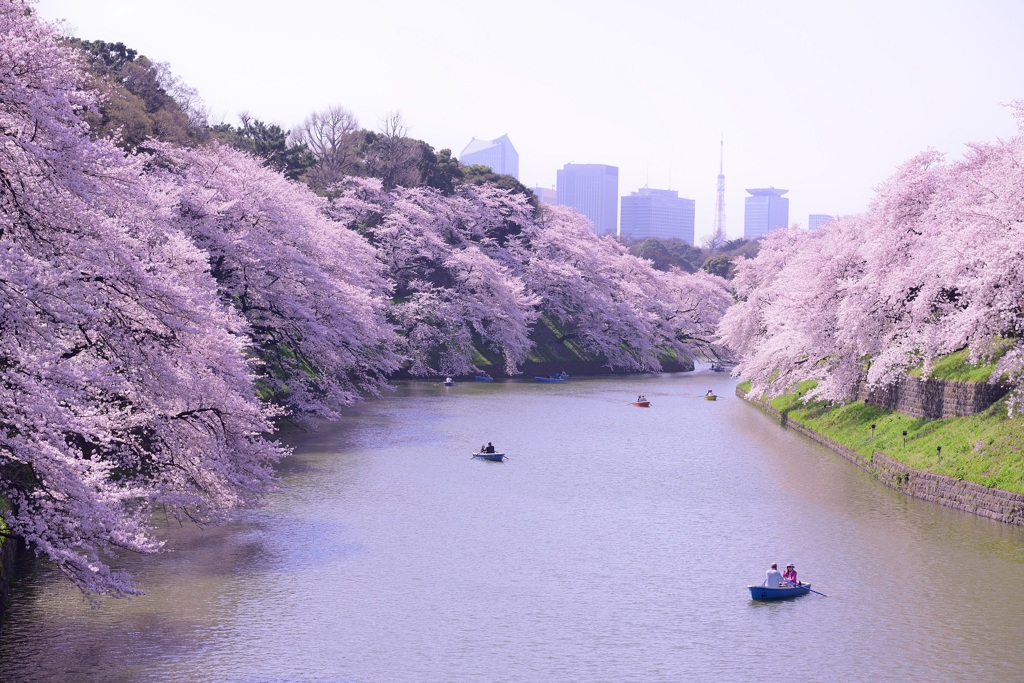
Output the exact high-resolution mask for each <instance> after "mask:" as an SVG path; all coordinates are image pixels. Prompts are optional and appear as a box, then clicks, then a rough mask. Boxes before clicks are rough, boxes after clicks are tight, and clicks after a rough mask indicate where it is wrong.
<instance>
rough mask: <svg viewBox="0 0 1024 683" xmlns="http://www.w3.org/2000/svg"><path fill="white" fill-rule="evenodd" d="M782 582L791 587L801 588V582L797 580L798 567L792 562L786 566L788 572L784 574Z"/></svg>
mask: <svg viewBox="0 0 1024 683" xmlns="http://www.w3.org/2000/svg"><path fill="white" fill-rule="evenodd" d="M782 580H783V581H785V582H786V583H788V584H789V585H791V586H799V585H800V582H799V581H797V580H796V567H795V566H793V563H792V562H790V563H789V564H787V565H786V571H784V572H782Z"/></svg>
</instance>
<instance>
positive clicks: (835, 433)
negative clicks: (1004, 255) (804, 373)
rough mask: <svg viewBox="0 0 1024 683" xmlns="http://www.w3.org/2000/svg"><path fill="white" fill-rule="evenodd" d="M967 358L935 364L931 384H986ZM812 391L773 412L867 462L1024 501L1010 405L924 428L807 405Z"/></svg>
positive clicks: (1023, 438)
mask: <svg viewBox="0 0 1024 683" xmlns="http://www.w3.org/2000/svg"><path fill="white" fill-rule="evenodd" d="M966 356H967V354H966V352H958V353H955V354H951V355H950V356H947V357H945V358H943V359H942V360H941V361H939V362H938V363H936V364H935V366H934V369H933V373H932V376H933V377H935V378H937V379H945V380H954V381H959V382H979V381H986V380H987V379H988V377H989V376H990V375H991V374H992V370H993V367H992V366H980V367H978V366H972V365H969V364H968V363H967V358H966ZM911 374H913V373H911ZM917 375H918V376H919V375H920V371H918V372H917ZM813 386H814V383H813V382H803V383H801V384H799V385H797V386H796V387H794V388H793V389H792V390H791V391H790V392H788V393H786V394H783V395H782V396H779V397H777V398H775V399H774V400H772V401H771V405H772V407H774V408H775V409H776V410H778V411H779V412H781V413H782V414H784V415H786V416H787V419H788V420H794V421H796V422H799V423H800V424H803V425H805V426H807V427H809V428H811V429H813V430H814V431H817V432H819V433H821V434H824V435H826V436H828V437H829V438H831V439H833V440H834V441H837V442H839V443H841V444H843V445H844V446H847V447H848V448H852V449H854V450H856V451H857V452H859V453H860V454H861V455H863V456H865V457H867V458H869V459H870V458H871V457H872V454H873V453H874V452H875V451H880V452H882V453H885V454H886V455H888V456H889V457H891V458H893V459H894V460H898V461H900V462H902V463H904V464H905V465H907V466H909V467H913V468H914V469H917V470H923V471H927V472H934V473H936V474H942V475H945V476H949V477H955V478H960V479H964V480H965V481H971V482H974V483H976V484H981V485H982V486H987V487H993V488H998V489H1002V490H1004V491H1013V492H1016V493H1024V417H1021V416H1017V417H1014V418H1012V419H1011V418H1009V417H1007V415H1006V399H1003V400H1000V401H998V402H996V403H995V404H994V405H992V406H991V407H989V408H988V410H985V411H984V412H981V413H978V414H976V415H971V416H969V417H952V418H947V419H943V420H926V419H919V418H913V417H909V416H907V415H903V414H901V413H897V412H893V411H891V410H885V409H883V408H878V407H875V406H870V405H867V404H865V403H864V402H863V401H855V402H852V403H848V404H845V405H842V406H829V405H826V404H824V403H821V402H815V401H809V402H805V401H804V400H803V396H804V394H805V393H807V391H808V390H809V389H811V388H812V387H813ZM740 387H741V389H744V390H749V388H750V383H749V382H744V383H741V384H740ZM872 425H874V427H875V428H874V429H872ZM904 431H906V433H907V436H906V439H904V437H903V432H904ZM940 447H941V451H940V450H939V448H940Z"/></svg>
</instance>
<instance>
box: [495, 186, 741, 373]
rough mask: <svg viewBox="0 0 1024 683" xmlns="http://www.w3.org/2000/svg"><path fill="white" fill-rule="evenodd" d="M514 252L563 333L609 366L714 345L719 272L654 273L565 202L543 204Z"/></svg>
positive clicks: (640, 365) (639, 364) (653, 361)
mask: <svg viewBox="0 0 1024 683" xmlns="http://www.w3.org/2000/svg"><path fill="white" fill-rule="evenodd" d="M513 251H514V253H515V255H516V258H518V260H519V262H520V264H521V265H520V266H519V267H520V269H521V272H522V277H523V279H524V281H525V282H526V285H527V287H529V288H530V289H531V290H532V291H534V292H536V293H537V294H538V295H539V296H540V299H541V301H540V308H541V310H542V311H543V312H544V313H545V314H546V315H549V316H551V317H552V318H553V319H554V320H555V321H556V323H557V325H558V327H559V328H560V329H562V330H563V332H564V339H573V340H575V341H576V342H577V343H579V344H580V345H581V346H582V347H583V348H584V349H585V350H586V351H587V352H589V353H591V354H593V355H595V356H600V357H603V358H604V359H605V360H606V362H607V364H608V365H609V366H610V367H613V368H618V369H622V370H634V371H650V370H659V369H660V368H661V363H660V361H659V355H661V354H662V353H663V352H664V350H666V349H673V350H675V351H677V352H679V353H680V354H682V355H684V356H687V357H690V358H693V357H694V356H695V355H697V356H702V357H704V356H705V355H706V354H707V353H708V352H709V351H710V350H711V348H712V347H713V346H715V342H714V341H713V339H714V329H715V327H716V326H717V322H718V318H719V317H720V314H721V311H722V310H723V309H724V308H725V306H726V305H727V302H728V298H727V297H728V294H727V290H726V287H725V281H724V280H722V279H721V278H717V277H715V276H711V275H706V274H705V275H701V276H690V275H687V274H685V273H682V272H675V273H672V274H662V273H659V272H658V271H655V270H654V269H653V268H652V267H651V264H650V262H649V261H645V260H642V259H638V258H636V257H634V256H631V255H630V254H629V253H628V251H627V249H626V248H625V247H624V246H622V245H621V244H619V243H618V242H616V241H615V240H613V239H611V238H601V237H598V236H597V235H595V234H594V231H593V229H592V227H591V226H590V224H589V223H588V222H587V220H586V219H585V218H584V217H583V216H582V215H580V214H579V213H578V212H576V211H574V210H572V209H569V208H566V207H557V206H546V207H544V209H543V211H542V214H541V218H540V219H539V220H537V221H536V222H534V223H532V224H530V225H528V226H526V228H525V229H524V232H523V235H522V239H521V240H520V241H519V243H518V245H517V246H516V247H514V249H513ZM716 348H717V347H716Z"/></svg>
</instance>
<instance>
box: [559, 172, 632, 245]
mask: <svg viewBox="0 0 1024 683" xmlns="http://www.w3.org/2000/svg"><path fill="white" fill-rule="evenodd" d="M556 178H557V180H556V181H555V193H556V198H557V201H558V204H559V205H561V206H571V207H572V208H574V209H576V210H577V211H579V212H580V213H582V214H583V215H584V216H586V217H587V219H588V220H590V222H591V224H592V225H593V228H594V232H595V233H596V234H598V235H611V236H612V237H618V235H619V169H618V168H617V167H615V166H610V165H608V164H566V165H565V166H563V167H562V168H561V169H560V170H559V171H558V173H557V174H556Z"/></svg>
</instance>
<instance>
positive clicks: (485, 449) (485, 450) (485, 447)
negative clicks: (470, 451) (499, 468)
mask: <svg viewBox="0 0 1024 683" xmlns="http://www.w3.org/2000/svg"><path fill="white" fill-rule="evenodd" d="M480 452H481V453H486V452H487V444H484V445H483V446H480Z"/></svg>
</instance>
